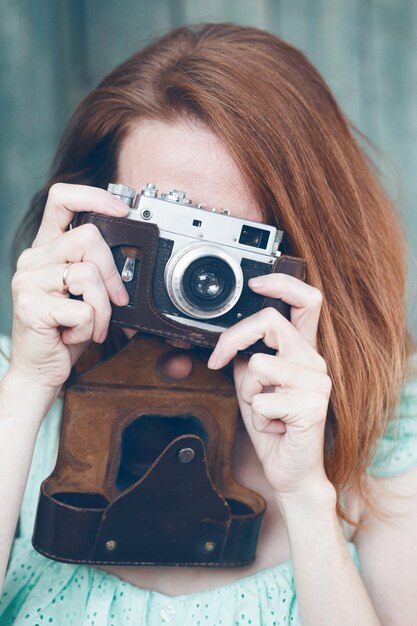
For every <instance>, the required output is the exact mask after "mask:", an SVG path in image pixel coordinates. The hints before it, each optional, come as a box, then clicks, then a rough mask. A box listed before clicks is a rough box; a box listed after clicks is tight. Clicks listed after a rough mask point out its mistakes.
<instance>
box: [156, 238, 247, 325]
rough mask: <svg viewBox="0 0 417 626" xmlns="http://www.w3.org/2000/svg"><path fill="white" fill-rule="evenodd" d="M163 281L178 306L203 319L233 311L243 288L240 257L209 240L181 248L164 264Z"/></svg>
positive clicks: (181, 309)
mask: <svg viewBox="0 0 417 626" xmlns="http://www.w3.org/2000/svg"><path fill="white" fill-rule="evenodd" d="M164 281H165V287H166V289H167V292H168V295H169V297H170V299H171V302H172V303H173V304H174V305H175V306H176V307H177V309H178V310H180V311H181V312H182V313H185V314H186V315H188V316H189V317H193V318H197V319H202V320H204V319H212V318H214V317H219V316H220V315H223V314H224V313H227V312H228V311H230V309H232V308H233V307H234V305H235V304H236V303H237V302H238V300H239V298H240V296H241V293H242V289H243V273H242V268H241V267H240V259H239V258H236V257H234V256H233V255H232V254H230V253H229V252H227V251H226V250H224V249H223V248H221V247H219V246H217V245H213V244H210V243H209V244H203V245H201V244H200V243H198V244H193V245H191V246H187V247H186V248H180V249H179V250H178V251H177V252H176V253H175V254H173V255H172V256H171V258H170V259H169V261H168V263H167V264H166V266H165V272H164Z"/></svg>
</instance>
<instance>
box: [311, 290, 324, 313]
mask: <svg viewBox="0 0 417 626" xmlns="http://www.w3.org/2000/svg"><path fill="white" fill-rule="evenodd" d="M311 301H312V303H313V306H314V308H315V309H319V310H320V309H321V305H322V304H323V294H322V292H321V291H320V289H318V288H317V287H312V288H311Z"/></svg>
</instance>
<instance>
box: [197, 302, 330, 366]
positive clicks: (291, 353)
mask: <svg viewBox="0 0 417 626" xmlns="http://www.w3.org/2000/svg"><path fill="white" fill-rule="evenodd" d="M260 339H262V340H263V341H264V343H265V344H266V345H267V346H268V347H269V348H273V349H274V350H278V351H279V353H280V355H282V356H285V357H286V358H288V359H290V360H291V361H294V362H296V363H300V364H304V365H305V366H307V367H312V368H313V369H315V368H317V367H318V363H319V361H320V360H321V361H323V359H321V357H320V356H319V355H318V354H317V352H316V351H315V350H314V349H313V347H312V346H311V344H309V343H308V342H307V341H306V340H305V339H304V337H303V336H302V335H301V334H300V333H299V332H298V330H297V329H296V328H295V327H294V326H293V325H292V324H291V322H289V321H288V320H287V319H286V318H285V317H284V316H283V315H281V313H279V312H278V311H277V310H276V309H273V308H266V309H262V310H261V311H258V312H257V313H255V314H254V315H250V316H249V317H247V318H245V319H244V320H241V321H240V322H238V323H237V324H234V325H233V326H231V327H230V328H228V329H227V330H225V331H224V332H223V333H222V334H221V335H220V337H219V340H218V342H217V345H216V348H215V349H214V351H213V352H212V354H211V357H210V359H209V362H208V367H209V368H210V369H219V368H221V367H224V366H225V365H226V364H227V363H228V362H229V361H230V360H231V359H232V358H234V357H235V356H236V354H237V353H238V351H240V350H245V349H246V348H248V347H249V346H252V345H253V344H254V343H255V342H256V341H258V340H260ZM321 366H322V367H323V365H321Z"/></svg>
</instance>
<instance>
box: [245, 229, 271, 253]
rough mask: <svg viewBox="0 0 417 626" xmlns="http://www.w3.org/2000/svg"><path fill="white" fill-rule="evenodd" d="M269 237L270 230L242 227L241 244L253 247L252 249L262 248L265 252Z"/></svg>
mask: <svg viewBox="0 0 417 626" xmlns="http://www.w3.org/2000/svg"><path fill="white" fill-rule="evenodd" d="M269 235H270V232H269V230H265V229H264V228H255V227H254V226H246V225H245V226H242V230H241V232H240V237H239V243H243V245H245V246H252V248H262V249H263V250H266V247H267V245H268V239H269Z"/></svg>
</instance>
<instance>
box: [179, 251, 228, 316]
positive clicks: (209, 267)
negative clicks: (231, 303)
mask: <svg viewBox="0 0 417 626" xmlns="http://www.w3.org/2000/svg"><path fill="white" fill-rule="evenodd" d="M235 284H236V281H235V277H234V274H233V271H232V270H231V268H230V266H229V265H228V264H227V263H226V262H225V261H223V260H222V259H220V258H217V257H202V258H199V259H196V260H195V261H193V262H192V263H190V265H189V266H188V268H187V269H186V271H185V272H184V276H183V280H182V292H183V294H184V297H185V299H186V300H187V301H188V303H189V304H190V305H191V306H192V307H195V308H198V309H200V310H201V311H213V310H215V309H218V308H219V307H221V306H222V305H223V304H224V303H225V302H227V300H229V299H230V297H231V295H232V294H233V293H234V290H235Z"/></svg>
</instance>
